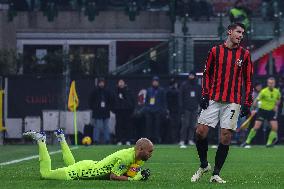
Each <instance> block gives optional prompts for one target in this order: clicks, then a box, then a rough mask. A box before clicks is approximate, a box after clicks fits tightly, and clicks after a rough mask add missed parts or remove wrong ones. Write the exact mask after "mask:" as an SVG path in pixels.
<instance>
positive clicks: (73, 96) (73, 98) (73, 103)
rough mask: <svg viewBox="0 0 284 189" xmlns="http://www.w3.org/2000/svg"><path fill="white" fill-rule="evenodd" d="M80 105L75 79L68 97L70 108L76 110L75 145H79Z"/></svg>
mask: <svg viewBox="0 0 284 189" xmlns="http://www.w3.org/2000/svg"><path fill="white" fill-rule="evenodd" d="M78 106H79V98H78V95H77V92H76V86H75V81H72V83H71V86H70V91H69V97H68V109H69V110H70V111H72V112H74V133H75V145H76V146H77V145H78V132H77V113H76V109H77V107H78Z"/></svg>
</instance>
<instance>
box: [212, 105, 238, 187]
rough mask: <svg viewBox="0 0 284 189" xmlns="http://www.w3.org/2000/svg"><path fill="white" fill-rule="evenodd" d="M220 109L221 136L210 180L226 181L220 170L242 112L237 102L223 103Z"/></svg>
mask: <svg viewBox="0 0 284 189" xmlns="http://www.w3.org/2000/svg"><path fill="white" fill-rule="evenodd" d="M221 106H222V107H221V110H220V127H221V135H220V136H221V137H220V143H219V145H218V149H217V151H216V155H215V166H214V171H213V174H212V177H211V179H210V182H218V183H226V181H224V180H223V179H222V178H221V177H220V176H219V174H220V171H221V169H222V167H223V165H224V163H225V161H226V158H227V156H228V152H229V146H230V143H231V139H232V133H233V131H235V130H236V129H237V121H238V117H239V114H240V105H238V104H235V103H230V104H222V105H221Z"/></svg>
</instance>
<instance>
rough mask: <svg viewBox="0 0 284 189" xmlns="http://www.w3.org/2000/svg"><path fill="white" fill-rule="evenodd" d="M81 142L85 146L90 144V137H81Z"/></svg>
mask: <svg viewBox="0 0 284 189" xmlns="http://www.w3.org/2000/svg"><path fill="white" fill-rule="evenodd" d="M82 144H83V145H86V146H88V145H90V144H92V139H91V137H89V136H85V137H84V138H83V139H82Z"/></svg>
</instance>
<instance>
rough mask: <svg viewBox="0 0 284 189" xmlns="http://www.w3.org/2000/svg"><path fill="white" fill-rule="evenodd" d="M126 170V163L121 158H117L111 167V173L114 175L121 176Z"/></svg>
mask: <svg viewBox="0 0 284 189" xmlns="http://www.w3.org/2000/svg"><path fill="white" fill-rule="evenodd" d="M126 171H127V165H125V164H124V163H123V162H122V161H121V160H118V161H117V162H116V163H115V164H114V166H113V167H112V169H111V173H113V174H115V175H116V176H121V175H123V174H124V173H126Z"/></svg>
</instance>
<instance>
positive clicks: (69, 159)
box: [54, 129, 75, 166]
mask: <svg viewBox="0 0 284 189" xmlns="http://www.w3.org/2000/svg"><path fill="white" fill-rule="evenodd" d="M54 134H55V136H56V138H57V140H58V142H59V143H60V146H61V150H62V158H63V161H64V163H65V165H66V166H69V165H73V164H74V163H75V159H74V156H73V154H72V152H71V150H70V148H69V146H68V144H67V142H66V140H65V136H64V133H63V130H62V129H57V130H56V131H55V132H54Z"/></svg>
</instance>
